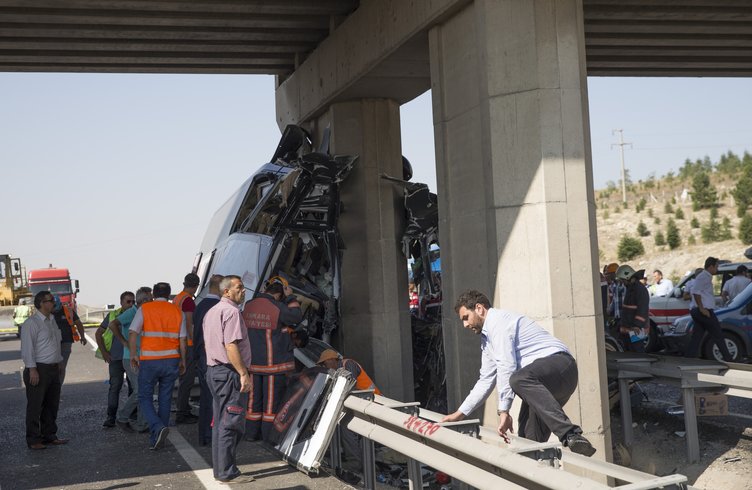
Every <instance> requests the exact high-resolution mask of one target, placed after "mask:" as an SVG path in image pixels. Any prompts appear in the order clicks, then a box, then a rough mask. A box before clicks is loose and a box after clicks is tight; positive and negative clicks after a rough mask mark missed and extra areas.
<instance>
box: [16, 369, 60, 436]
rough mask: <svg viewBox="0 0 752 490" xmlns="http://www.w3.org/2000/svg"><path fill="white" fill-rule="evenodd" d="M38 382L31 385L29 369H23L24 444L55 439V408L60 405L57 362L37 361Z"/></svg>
mask: <svg viewBox="0 0 752 490" xmlns="http://www.w3.org/2000/svg"><path fill="white" fill-rule="evenodd" d="M37 372H38V373H39V383H37V385H36V386H31V383H30V382H29V370H28V369H24V370H23V381H24V384H25V385H26V444H28V445H32V444H39V443H40V442H47V441H54V440H55V439H57V410H58V407H59V406H60V386H61V384H60V370H59V367H58V365H57V364H42V363H37Z"/></svg>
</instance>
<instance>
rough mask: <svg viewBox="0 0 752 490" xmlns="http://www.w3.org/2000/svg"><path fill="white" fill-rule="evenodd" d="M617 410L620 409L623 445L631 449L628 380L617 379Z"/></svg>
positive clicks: (630, 401) (630, 405)
mask: <svg viewBox="0 0 752 490" xmlns="http://www.w3.org/2000/svg"><path fill="white" fill-rule="evenodd" d="M619 408H621V425H622V431H623V432H624V445H625V446H627V447H630V448H631V447H632V442H634V434H633V433H632V398H631V397H630V396H629V380H628V379H624V378H619Z"/></svg>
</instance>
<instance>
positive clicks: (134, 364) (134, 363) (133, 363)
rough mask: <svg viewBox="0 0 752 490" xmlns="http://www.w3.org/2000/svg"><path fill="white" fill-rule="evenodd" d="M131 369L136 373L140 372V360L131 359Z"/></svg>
mask: <svg viewBox="0 0 752 490" xmlns="http://www.w3.org/2000/svg"><path fill="white" fill-rule="evenodd" d="M131 369H133V370H134V371H135V372H138V358H136V357H131Z"/></svg>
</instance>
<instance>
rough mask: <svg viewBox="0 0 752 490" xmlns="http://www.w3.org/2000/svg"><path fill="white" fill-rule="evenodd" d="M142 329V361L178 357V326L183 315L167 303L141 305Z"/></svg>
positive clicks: (176, 307) (175, 307) (178, 309)
mask: <svg viewBox="0 0 752 490" xmlns="http://www.w3.org/2000/svg"><path fill="white" fill-rule="evenodd" d="M141 312H142V314H143V315H144V327H143V330H142V332H141V357H140V359H141V360H142V361H148V360H154V359H175V358H179V357H180V324H181V323H182V320H183V313H182V312H181V311H180V308H179V307H178V306H177V305H174V304H172V303H169V302H167V301H152V302H149V303H144V304H143V305H141Z"/></svg>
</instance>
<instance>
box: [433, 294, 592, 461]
mask: <svg viewBox="0 0 752 490" xmlns="http://www.w3.org/2000/svg"><path fill="white" fill-rule="evenodd" d="M454 309H455V311H456V312H457V314H458V315H459V316H460V320H461V321H462V324H463V326H464V327H465V328H467V329H469V330H472V331H473V332H474V333H475V334H478V335H480V336H481V356H482V361H481V368H480V377H479V378H478V381H477V382H476V383H475V386H474V387H473V389H472V391H470V394H469V395H468V396H467V398H465V401H464V402H463V403H462V405H460V407H459V409H458V410H457V411H456V412H454V413H452V414H449V415H447V416H446V417H444V418H443V419H442V422H453V421H457V420H462V419H464V418H465V417H467V415H469V414H470V413H471V412H473V411H474V410H475V409H476V408H478V406H480V404H481V403H483V401H484V400H485V399H486V398H487V397H488V395H489V394H490V393H491V391H492V390H493V387H494V382H495V383H496V388H497V391H498V394H499V401H498V402H499V404H498V414H499V427H498V433H499V435H500V436H501V437H502V438H503V439H504V440H505V441H506V442H507V443H509V441H510V440H509V435H508V434H507V432H511V433H513V432H514V430H513V428H512V416H511V415H510V414H509V409H510V408H511V406H512V401H513V400H514V396H515V394H516V395H517V396H519V397H520V398H521V399H522V408H521V409H520V420H519V424H518V426H519V435H520V437H526V438H528V439H532V440H534V441H538V442H545V441H547V440H548V438H549V436H550V435H551V432H553V433H554V434H556V436H557V437H558V438H559V440H560V441H561V442H562V443H563V444H564V446H567V447H569V448H570V449H571V450H572V452H575V453H578V454H584V455H586V456H591V455H592V454H593V453H595V448H593V446H592V445H591V444H590V441H588V440H587V439H586V438H585V437H583V436H582V429H581V428H580V427H578V426H577V425H575V424H573V423H572V422H571V421H570V420H569V418H568V417H567V415H566V414H565V413H564V410H563V409H562V406H563V405H564V404H565V403H566V402H567V400H569V397H570V396H571V395H572V393H573V392H574V390H575V388H576V387H577V378H578V374H577V364H576V363H575V361H574V358H573V357H572V356H571V355H570V353H569V350H568V349H567V347H566V346H565V345H564V344H563V343H562V342H561V341H560V340H559V339H557V338H555V337H554V336H552V335H551V334H550V333H548V332H547V331H546V330H544V329H543V328H542V327H541V326H540V325H538V324H537V323H535V322H534V321H533V320H531V319H530V318H527V317H526V316H524V315H520V314H517V313H513V312H511V311H507V310H499V309H496V308H491V303H490V301H489V300H488V298H487V297H486V296H485V295H484V294H483V293H481V292H479V291H475V290H469V291H466V292H464V293H462V294H461V295H460V297H459V298H458V299H457V302H456V303H455V308H454Z"/></svg>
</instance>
